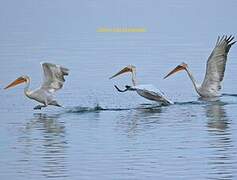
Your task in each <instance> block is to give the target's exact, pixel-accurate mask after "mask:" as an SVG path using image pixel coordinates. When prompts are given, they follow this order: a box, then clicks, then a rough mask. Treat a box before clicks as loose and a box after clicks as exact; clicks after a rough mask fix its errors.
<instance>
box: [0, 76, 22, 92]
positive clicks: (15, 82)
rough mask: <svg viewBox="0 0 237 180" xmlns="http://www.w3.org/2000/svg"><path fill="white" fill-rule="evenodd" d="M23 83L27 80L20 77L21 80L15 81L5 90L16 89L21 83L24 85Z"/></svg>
mask: <svg viewBox="0 0 237 180" xmlns="http://www.w3.org/2000/svg"><path fill="white" fill-rule="evenodd" d="M23 82H26V79H25V78H23V77H19V78H17V79H16V80H15V81H13V82H12V83H10V84H9V85H8V86H6V87H5V88H4V89H8V88H10V87H14V86H16V85H18V84H21V83H23Z"/></svg>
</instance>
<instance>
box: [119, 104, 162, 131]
mask: <svg viewBox="0 0 237 180" xmlns="http://www.w3.org/2000/svg"><path fill="white" fill-rule="evenodd" d="M149 106H151V105H147V104H142V105H140V106H139V107H137V108H136V109H134V110H130V111H127V112H126V113H125V114H124V113H123V115H120V117H119V118H118V119H119V121H118V122H117V124H118V125H119V127H122V129H123V130H124V131H125V132H126V134H129V135H135V134H137V133H138V132H140V131H147V130H149V129H150V128H155V125H156V124H159V119H160V116H161V114H162V113H163V111H164V110H165V108H166V107H161V106H157V107H154V106H152V107H150V108H149Z"/></svg>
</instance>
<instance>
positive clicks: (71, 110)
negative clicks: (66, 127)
mask: <svg viewBox="0 0 237 180" xmlns="http://www.w3.org/2000/svg"><path fill="white" fill-rule="evenodd" d="M204 104H207V103H206V102H202V101H189V102H174V104H173V105H160V104H148V103H147V104H140V105H139V106H137V107H124V108H121V107H102V106H100V105H99V104H97V105H96V106H94V107H83V106H73V107H65V112H66V113H88V112H101V111H129V110H156V109H160V108H163V107H167V108H168V107H169V106H174V105H181V106H182V105H204Z"/></svg>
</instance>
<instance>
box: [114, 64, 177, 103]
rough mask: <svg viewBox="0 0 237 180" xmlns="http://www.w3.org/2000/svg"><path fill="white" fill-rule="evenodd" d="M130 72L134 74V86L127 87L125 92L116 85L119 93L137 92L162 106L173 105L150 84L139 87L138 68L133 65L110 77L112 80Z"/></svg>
mask: <svg viewBox="0 0 237 180" xmlns="http://www.w3.org/2000/svg"><path fill="white" fill-rule="evenodd" d="M127 72H130V73H131V74H132V84H133V86H125V87H126V89H125V90H121V89H119V88H118V87H117V86H116V85H115V88H116V89H117V90H118V91H119V92H125V91H136V92H137V93H138V94H139V95H140V96H142V97H144V98H146V99H149V100H151V101H156V102H159V103H160V104H163V105H169V104H173V102H172V101H170V100H169V99H168V98H167V97H166V96H165V95H164V93H163V92H161V91H160V90H159V89H157V88H156V87H154V86H153V85H150V84H144V85H137V79H136V67H135V66H133V65H128V66H127V67H125V68H123V69H122V70H121V71H119V72H118V73H116V74H115V75H113V76H112V77H110V79H112V78H114V77H116V76H118V75H120V74H123V73H127Z"/></svg>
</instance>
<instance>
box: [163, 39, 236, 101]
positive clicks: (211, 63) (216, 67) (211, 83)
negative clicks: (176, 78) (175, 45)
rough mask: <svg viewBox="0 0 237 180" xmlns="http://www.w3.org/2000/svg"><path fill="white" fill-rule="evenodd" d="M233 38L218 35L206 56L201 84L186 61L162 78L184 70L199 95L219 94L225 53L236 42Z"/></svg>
mask: <svg viewBox="0 0 237 180" xmlns="http://www.w3.org/2000/svg"><path fill="white" fill-rule="evenodd" d="M233 40H234V37H233V36H229V37H227V36H222V37H221V38H220V37H218V39H217V42H216V45H215V47H214V49H213V51H212V53H211V55H210V56H209V58H208V61H207V65H206V75H205V78H204V81H203V83H202V84H197V82H196V80H195V79H194V77H193V75H192V73H191V71H190V70H189V68H188V65H187V64H186V63H181V64H180V65H178V66H177V67H176V68H174V69H173V70H172V71H171V72H170V73H168V75H166V76H165V77H164V78H167V77H168V76H170V75H171V74H174V73H176V72H178V71H182V70H185V71H186V72H187V74H188V76H189V78H190V79H191V81H192V83H193V85H194V88H195V90H196V92H197V93H198V94H199V96H201V97H204V98H210V97H218V96H220V95H221V94H220V89H221V82H222V80H223V78H224V73H225V66H226V61H227V55H228V52H229V50H230V48H231V46H232V45H233V44H234V43H236V41H233Z"/></svg>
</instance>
